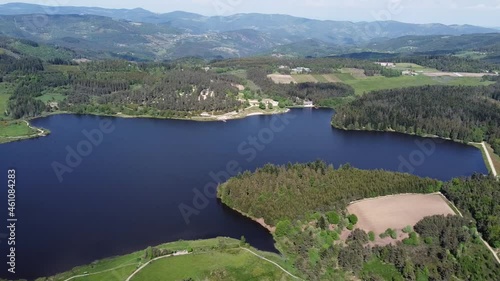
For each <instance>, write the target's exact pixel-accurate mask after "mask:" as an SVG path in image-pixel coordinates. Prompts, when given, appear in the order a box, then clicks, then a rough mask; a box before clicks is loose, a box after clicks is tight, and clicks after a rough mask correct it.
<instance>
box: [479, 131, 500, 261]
mask: <svg viewBox="0 0 500 281" xmlns="http://www.w3.org/2000/svg"><path fill="white" fill-rule="evenodd" d="M481 145H482V146H483V149H484V152H485V153H486V158H488V163H489V164H490V167H491V173H492V174H493V176H494V177H497V176H498V174H497V170H496V169H495V165H494V164H493V160H491V155H490V152H489V151H488V148H487V147H486V143H485V142H484V141H483V142H482V143H481ZM499 263H500V262H499Z"/></svg>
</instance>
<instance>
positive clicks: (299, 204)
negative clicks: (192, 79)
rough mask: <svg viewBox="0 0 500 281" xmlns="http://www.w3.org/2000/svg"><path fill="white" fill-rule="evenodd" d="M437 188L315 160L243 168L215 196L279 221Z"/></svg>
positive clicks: (429, 181)
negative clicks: (392, 195)
mask: <svg viewBox="0 0 500 281" xmlns="http://www.w3.org/2000/svg"><path fill="white" fill-rule="evenodd" d="M365 183H370V184H365ZM439 189H440V185H439V182H438V181H436V180H432V179H423V178H419V177H416V176H412V175H408V174H398V173H391V172H385V171H377V170H375V171H363V170H358V169H355V168H352V167H350V166H349V165H345V166H342V167H340V168H339V169H337V170H336V169H334V168H333V167H332V166H328V165H326V164H325V163H324V162H322V161H316V162H314V163H309V164H303V165H302V164H297V165H292V164H288V165H286V166H274V165H270V164H269V165H266V166H264V167H263V168H261V169H258V170H257V171H256V172H255V173H250V172H245V173H243V174H241V175H239V176H237V177H236V178H233V179H231V180H230V181H228V182H227V183H226V184H224V185H222V186H221V187H220V188H219V197H220V198H221V200H222V202H223V203H225V204H226V205H228V206H232V207H236V209H238V210H241V211H243V212H245V213H247V214H249V215H251V216H253V217H257V218H264V219H265V221H266V222H267V223H269V224H272V225H276V224H277V223H278V221H280V220H283V219H290V220H295V219H300V218H302V217H303V216H304V215H306V214H308V213H311V212H315V211H328V210H343V209H344V208H345V207H347V205H348V204H349V203H350V202H352V201H355V200H359V199H363V198H370V197H377V196H382V195H389V194H397V193H407V192H416V193H426V192H435V191H438V190H439ZM297 198H300V200H297Z"/></svg>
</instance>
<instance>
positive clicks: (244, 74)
mask: <svg viewBox="0 0 500 281" xmlns="http://www.w3.org/2000/svg"><path fill="white" fill-rule="evenodd" d="M228 74H231V75H234V76H236V77H239V78H241V79H244V80H245V82H246V84H245V85H244V86H245V87H246V88H248V89H250V90H252V91H258V90H260V87H259V86H257V85H256V84H255V83H254V82H253V81H251V80H248V78H247V71H246V70H244V69H239V70H234V71H229V72H228Z"/></svg>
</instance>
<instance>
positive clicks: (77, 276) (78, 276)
mask: <svg viewBox="0 0 500 281" xmlns="http://www.w3.org/2000/svg"><path fill="white" fill-rule="evenodd" d="M131 265H137V263H131V264H125V265H120V266H118V267H115V268H110V269H106V270H103V271H99V272H94V273H88V274H81V275H76V276H73V277H71V278H68V279H66V280H64V281H70V280H73V279H76V278H80V277H86V276H91V275H97V274H101V273H106V272H110V271H113V270H117V269H120V268H123V267H127V266H131Z"/></svg>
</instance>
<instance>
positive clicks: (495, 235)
mask: <svg viewBox="0 0 500 281" xmlns="http://www.w3.org/2000/svg"><path fill="white" fill-rule="evenodd" d="M443 193H444V194H445V195H446V197H448V199H450V200H451V201H453V203H455V205H456V206H457V207H458V208H459V209H460V210H464V211H465V212H466V214H468V215H469V216H470V217H472V218H473V219H474V220H475V221H476V222H477V226H478V229H479V231H480V232H481V233H483V235H484V238H485V239H486V240H487V241H488V243H489V244H490V245H492V246H493V247H495V248H500V182H499V181H497V180H495V179H494V178H492V177H484V176H482V175H477V176H474V177H472V178H470V179H466V180H460V179H456V180H453V181H451V182H449V183H447V184H445V185H444V187H443Z"/></svg>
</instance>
